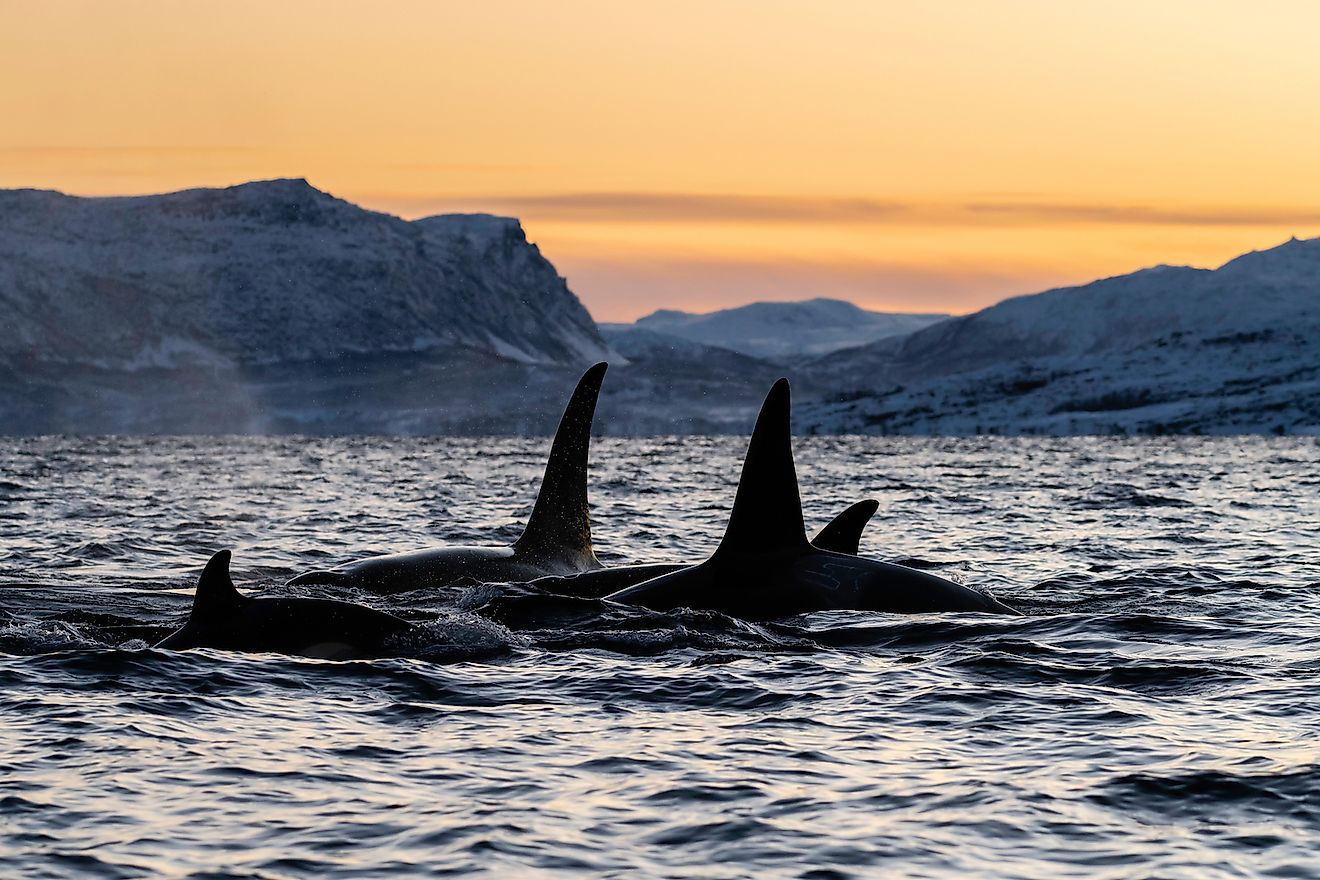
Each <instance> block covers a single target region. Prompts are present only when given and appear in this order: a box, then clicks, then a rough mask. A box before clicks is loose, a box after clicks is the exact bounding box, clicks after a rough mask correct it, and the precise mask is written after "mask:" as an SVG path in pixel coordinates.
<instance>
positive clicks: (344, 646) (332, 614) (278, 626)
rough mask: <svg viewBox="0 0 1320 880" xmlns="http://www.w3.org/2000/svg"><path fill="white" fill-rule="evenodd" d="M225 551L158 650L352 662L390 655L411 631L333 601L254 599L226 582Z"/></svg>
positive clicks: (394, 619)
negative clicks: (184, 617) (396, 642)
mask: <svg viewBox="0 0 1320 880" xmlns="http://www.w3.org/2000/svg"><path fill="white" fill-rule="evenodd" d="M229 559H230V553H229V551H228V550H221V551H220V552H219V553H216V554H215V555H214V556H212V557H211V559H210V561H209V562H207V563H206V568H205V569H203V570H202V575H201V577H200V578H199V579H198V581H197V592H196V594H195V595H194V596H193V606H192V612H191V614H189V616H188V622H187V623H185V624H184V625H183V627H182V628H181V629H179V630H178V631H176V632H174V633H173V634H171V635H169V636H167V637H166V638H164V639H162V640H161V641H160V642H158V643H157V644H156V647H157V648H165V649H167V650H171V651H186V650H188V649H189V648H219V649H221V650H225V651H248V652H254V653H275V654H299V655H302V656H304V657H319V658H322V659H327V660H354V659H358V658H364V657H380V656H383V655H385V654H388V653H389V642H390V640H391V639H392V638H393V637H395V636H399V635H402V634H404V633H407V632H410V631H412V630H414V629H415V627H414V626H413V625H412V624H411V623H408V621H406V620H403V619H402V618H399V617H395V616H394V615H393V614H386V613H385V612H384V611H376V610H375V609H373V608H367V607H365V606H363V605H355V604H353V603H351V602H338V601H335V600H333V599H304V598H281V599H254V598H252V597H250V596H244V595H243V594H242V593H240V592H239V591H238V589H237V588H236V587H235V586H234V582H233V581H232V580H231V579H230V576H229Z"/></svg>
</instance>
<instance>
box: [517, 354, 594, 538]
mask: <svg viewBox="0 0 1320 880" xmlns="http://www.w3.org/2000/svg"><path fill="white" fill-rule="evenodd" d="M608 367H609V364H606V363H599V364H596V365H595V366H594V367H592V368H591V369H589V370H587V371H586V372H585V373H583V374H582V378H581V379H579V380H578V383H577V387H576V388H574V389H573V396H572V397H570V398H569V399H568V406H567V407H565V408H564V416H563V418H561V419H560V420H559V430H558V431H556V432H555V439H554V442H553V443H552V444H551V445H550V458H549V460H548V461H547V462H546V464H545V476H544V477H542V478H541V491H540V492H538V493H537V495H536V506H535V507H533V508H532V515H531V517H529V518H528V520H527V528H526V529H524V530H523V533H522V537H520V538H519V539H518V541H517V543H515V544H514V545H513V546H514V550H515V552H517V551H525V550H539V551H555V550H559V551H562V550H565V549H568V550H572V551H576V552H578V553H581V554H584V555H586V556H590V557H592V558H593V559H594V558H595V554H594V553H592V550H591V520H590V518H589V517H588V515H587V456H588V454H589V452H590V449H591V422H592V419H593V418H595V415H596V398H597V397H599V396H600V383H601V380H602V379H604V378H605V370H606V369H607V368H608Z"/></svg>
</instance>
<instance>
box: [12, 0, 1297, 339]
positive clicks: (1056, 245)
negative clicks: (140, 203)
mask: <svg viewBox="0 0 1320 880" xmlns="http://www.w3.org/2000/svg"><path fill="white" fill-rule="evenodd" d="M1317 34H1320V5H1317V4H1314V3H1310V2H1301V0H1298V2H1283V0H1258V2H1256V3H1252V4H1247V3H1240V2H1220V0H1186V2H1184V0H1160V2H1152V0H1144V2H1123V0H1107V2H1068V3H1060V2H1055V0H1051V2H1044V0H997V2H993V3H990V2H979V0H967V2H952V0H950V2H945V3H938V4H937V3H911V2H902V3H898V2H895V3H888V2H881V0H849V2H843V0H840V2H833V3H830V2H825V0H817V2H801V3H797V2H775V0H757V2H716V0H704V2H674V0H671V2H666V3H663V4H659V3H657V4H654V5H643V4H641V3H619V2H565V0H558V2H555V3H543V2H536V3H532V2H499V0H483V2H480V3H477V2H440V0H435V2H397V0H396V2H389V3H380V2H376V3H361V2H328V0H321V2H314V3H313V2H307V3H298V2H288V0H285V2H280V3H270V2H265V0H263V2H232V0H231V2H225V3H214V4H211V3H203V2H186V3H185V2H172V0H162V2H131V0H119V2H115V3H104V2H62V0H30V2H26V0H24V2H19V0H0V119H3V120H4V124H3V125H0V186H4V187H11V186H36V187H52V188H56V189H61V190H64V191H66V192H73V193H79V194H109V193H142V192H159V191H164V190H170V189H178V188H183V187H188V186H199V185H207V186H211V185H226V184H231V183H236V182H239V181H243V180H249V179H253V178H264V177H276V176H295V177H307V178H308V179H309V180H310V181H311V182H312V183H313V184H314V185H316V186H318V187H320V188H322V189H325V190H328V191H330V192H332V193H334V194H335V195H338V196H342V197H344V198H348V199H350V200H352V201H355V202H359V203H361V204H364V205H367V206H370V207H375V208H378V209H381V210H389V211H392V212H395V213H399V214H402V215H403V216H408V217H413V216H421V215H424V214H427V213H434V212H439V211H447V210H490V211H495V212H499V213H509V214H515V215H517V216H519V217H521V218H523V221H524V225H525V226H526V228H527V231H528V233H529V235H530V237H531V238H532V239H533V240H534V241H537V242H538V243H539V244H540V245H541V246H542V248H543V250H544V251H545V252H546V254H547V255H548V256H549V257H550V258H551V259H552V260H554V262H555V263H556V265H558V266H559V268H560V271H561V272H563V273H564V274H565V275H566V276H567V277H568V279H569V282H570V284H571V285H572V286H573V288H574V290H576V291H577V293H578V294H579V295H580V296H581V297H582V299H583V300H584V302H586V304H587V306H588V307H589V308H590V309H591V310H592V313H593V314H594V315H596V317H597V318H599V319H603V320H611V319H613V320H620V319H626V318H631V317H635V316H637V315H640V314H643V313H645V312H648V311H650V310H652V309H653V308H656V307H659V306H677V307H685V308H697V309H702V308H704V309H709V308H717V307H720V306H724V305H731V304H737V303H742V302H747V301H750V300H753V299H761V298H771V299H795V298H803V297H808V296H841V297H845V298H849V299H853V300H855V301H857V302H859V303H862V304H864V305H867V306H871V307H874V308H889V309H896V310H904V311H933V310H949V311H956V312H957V311H968V310H972V309H975V308H979V307H981V306H983V305H987V304H989V303H991V302H994V301H995V300H997V299H1000V298H1002V297H1004V296H1006V295H1011V294H1015V293H1023V292H1029V291H1033V290H1038V289H1041V288H1043V287H1045V286H1048V285H1050V284H1056V283H1064V282H1077V281H1085V280H1089V279H1091V278H1094V277H1097V276H1101V275H1106V274H1114V273H1117V272H1124V271H1129V270H1131V269H1135V268H1138V267H1141V266H1145V265H1149V264H1152V263H1158V262H1173V263H1192V264H1195V265H1217V264H1218V263H1220V262H1222V261H1223V260H1225V259H1227V258H1229V257H1231V256H1233V255H1235V254H1237V253H1239V252H1241V251H1244V250H1249V249H1253V248H1260V247H1267V246H1270V245H1273V244H1276V243H1278V242H1279V241H1281V240H1283V239H1286V238H1287V237H1289V236H1290V235H1294V234H1295V235H1298V236H1302V237H1307V236H1316V235H1320V173H1317V172H1318V171H1320V169H1317V167H1316V166H1317V163H1318V162H1320V112H1317V111H1318V110H1320V107H1317V101H1318V100H1320V98H1317V96H1320V52H1317V51H1316V35H1317Z"/></svg>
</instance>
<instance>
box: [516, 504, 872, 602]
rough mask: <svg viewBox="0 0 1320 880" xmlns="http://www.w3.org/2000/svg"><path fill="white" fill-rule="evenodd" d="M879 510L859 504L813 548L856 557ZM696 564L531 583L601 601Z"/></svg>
mask: <svg viewBox="0 0 1320 880" xmlns="http://www.w3.org/2000/svg"><path fill="white" fill-rule="evenodd" d="M879 507H880V502H878V501H875V500H873V499H869V498H868V499H867V500H865V501H858V502H857V503H856V504H854V505H852V506H851V507H849V508H848V509H847V510H845V511H844V512H843V513H841V514H839V515H838V516H836V517H835V518H834V519H832V520H830V521H829V523H828V524H827V525H826V526H825V528H823V529H821V530H820V531H819V532H817V533H816V537H814V538H812V539H811V544H812V546H813V547H818V548H820V549H821V550H833V551H835V552H838V553H849V554H852V555H854V556H856V555H857V548H858V545H859V544H860V543H861V540H862V530H863V529H865V528H866V524H867V523H868V522H870V520H871V517H872V516H874V515H875V512H876V510H878V509H879ZM692 565H693V563H691V562H653V563H642V564H639V565H616V566H614V567H612V568H600V569H596V570H595V571H584V572H581V573H579V574H569V575H550V576H548V577H543V578H537V579H536V580H534V581H532V582H531V586H533V587H536V588H537V589H539V590H544V591H545V592H547V593H557V594H558V595H560V596H570V597H572V598H575V599H600V598H603V597H605V596H608V595H609V594H610V593H615V592H618V591H619V590H622V589H624V588H626V587H631V586H634V585H636V584H640V583H642V582H643V581H649V580H651V579H652V578H657V577H660V576H661V575H666V574H672V573H673V572H676V571H681V570H682V569H685V568H691V567H692Z"/></svg>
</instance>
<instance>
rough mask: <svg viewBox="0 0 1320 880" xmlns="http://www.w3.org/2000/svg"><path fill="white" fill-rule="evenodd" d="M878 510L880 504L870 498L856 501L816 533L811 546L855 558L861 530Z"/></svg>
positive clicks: (859, 543) (860, 540) (860, 539)
mask: <svg viewBox="0 0 1320 880" xmlns="http://www.w3.org/2000/svg"><path fill="white" fill-rule="evenodd" d="M879 509H880V502H879V501H876V500H874V499H872V498H868V499H866V500H865V501H858V502H857V503H856V504H854V505H853V506H852V507H849V508H848V509H847V510H845V511H844V512H843V513H841V514H839V515H838V516H836V517H835V518H834V519H832V520H830V522H829V524H828V525H827V526H825V528H823V529H821V530H820V531H819V532H817V533H816V537H814V538H812V539H811V544H812V546H814V547H816V548H818V549H820V550H830V551H832V552H834V553H847V554H848V555H849V556H856V555H857V550H858V548H859V547H860V545H861V543H862V530H863V529H865V528H866V524H867V523H868V522H870V521H871V517H873V516H875V512H876V511H877V510H879Z"/></svg>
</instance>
